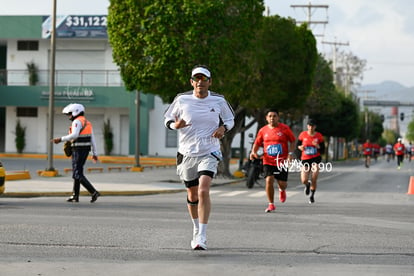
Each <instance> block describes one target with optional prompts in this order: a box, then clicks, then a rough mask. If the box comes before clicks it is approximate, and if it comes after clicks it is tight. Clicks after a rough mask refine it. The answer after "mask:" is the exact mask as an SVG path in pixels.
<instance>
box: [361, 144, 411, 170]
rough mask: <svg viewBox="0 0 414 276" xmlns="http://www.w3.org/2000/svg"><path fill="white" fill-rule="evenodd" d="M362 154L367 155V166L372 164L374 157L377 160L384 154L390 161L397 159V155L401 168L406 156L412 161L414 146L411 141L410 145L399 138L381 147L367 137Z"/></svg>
mask: <svg viewBox="0 0 414 276" xmlns="http://www.w3.org/2000/svg"><path fill="white" fill-rule="evenodd" d="M362 154H363V155H364V157H365V167H367V168H369V167H370V165H371V158H374V160H375V161H377V158H378V156H381V155H383V156H384V157H385V158H386V160H387V162H390V160H391V159H392V160H395V157H397V168H398V169H401V165H402V163H403V161H404V159H405V158H406V159H407V160H408V161H409V162H411V158H412V156H413V154H414V147H413V146H412V144H411V142H410V143H409V144H408V145H405V144H404V143H403V142H402V138H398V139H397V142H396V143H395V144H394V145H392V144H391V143H388V144H387V145H385V147H381V146H380V145H378V144H376V143H371V142H370V140H369V139H367V140H366V141H365V143H364V144H363V145H362Z"/></svg>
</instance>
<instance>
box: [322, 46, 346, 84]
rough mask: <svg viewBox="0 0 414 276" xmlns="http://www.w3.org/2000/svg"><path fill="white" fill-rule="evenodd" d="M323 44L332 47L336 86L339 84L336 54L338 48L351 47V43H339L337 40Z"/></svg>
mask: <svg viewBox="0 0 414 276" xmlns="http://www.w3.org/2000/svg"><path fill="white" fill-rule="evenodd" d="M322 44H329V45H332V46H333V47H332V71H333V74H334V79H333V81H334V84H337V82H338V79H337V77H338V76H337V74H336V68H337V67H336V52H337V50H338V46H340V45H342V46H349V42H346V43H344V42H337V41H336V39H335V41H322Z"/></svg>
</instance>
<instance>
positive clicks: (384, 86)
mask: <svg viewBox="0 0 414 276" xmlns="http://www.w3.org/2000/svg"><path fill="white" fill-rule="evenodd" d="M361 88H362V89H361V90H374V91H376V92H379V93H384V92H395V91H399V90H403V89H405V88H407V87H405V86H404V85H402V84H400V83H398V82H395V81H383V82H381V83H377V84H368V85H363V86H362V87H361Z"/></svg>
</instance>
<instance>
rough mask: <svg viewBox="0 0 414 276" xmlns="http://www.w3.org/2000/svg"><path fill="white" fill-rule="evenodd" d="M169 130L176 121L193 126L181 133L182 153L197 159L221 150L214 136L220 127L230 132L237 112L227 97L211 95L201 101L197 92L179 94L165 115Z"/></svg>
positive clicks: (180, 147)
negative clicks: (182, 120)
mask: <svg viewBox="0 0 414 276" xmlns="http://www.w3.org/2000/svg"><path fill="white" fill-rule="evenodd" d="M164 118H165V120H164V123H165V126H167V127H169V125H170V123H171V122H172V123H174V122H175V121H176V119H178V120H179V119H184V120H185V121H186V122H187V124H189V126H187V127H184V128H180V129H178V131H179V145H178V152H180V153H181V154H183V155H185V156H190V157H196V156H203V155H206V154H209V153H211V152H214V151H218V150H220V141H219V139H217V138H214V137H213V136H212V135H213V133H214V131H215V130H216V129H217V128H218V127H219V126H220V125H225V126H226V128H227V130H230V129H231V128H232V127H233V126H234V111H233V109H232V108H231V106H230V105H229V104H228V103H227V101H226V100H225V99H224V97H223V96H222V95H220V94H217V93H215V92H212V91H208V96H207V97H205V98H197V97H196V96H195V95H194V93H193V91H188V92H184V93H181V94H178V95H177V96H176V97H175V99H174V101H173V102H172V103H171V105H170V106H169V107H168V109H167V110H166V111H165V113H164Z"/></svg>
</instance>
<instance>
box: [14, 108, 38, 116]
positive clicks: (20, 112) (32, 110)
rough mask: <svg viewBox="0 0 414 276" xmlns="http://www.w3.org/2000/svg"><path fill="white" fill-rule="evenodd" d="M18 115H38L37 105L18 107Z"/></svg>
mask: <svg viewBox="0 0 414 276" xmlns="http://www.w3.org/2000/svg"><path fill="white" fill-rule="evenodd" d="M16 113H17V117H37V107H18V108H17V110H16Z"/></svg>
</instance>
